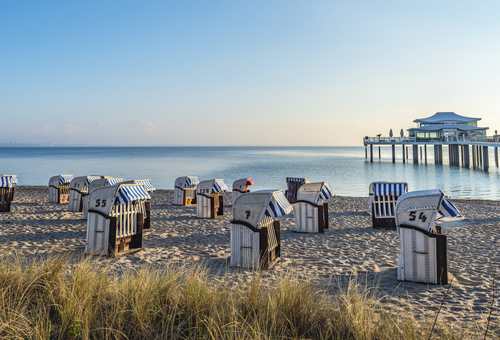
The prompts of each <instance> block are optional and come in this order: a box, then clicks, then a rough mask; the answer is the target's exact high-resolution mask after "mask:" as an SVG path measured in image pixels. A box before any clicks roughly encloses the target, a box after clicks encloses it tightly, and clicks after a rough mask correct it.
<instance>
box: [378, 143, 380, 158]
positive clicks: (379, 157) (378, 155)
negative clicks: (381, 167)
mask: <svg viewBox="0 0 500 340" xmlns="http://www.w3.org/2000/svg"><path fill="white" fill-rule="evenodd" d="M378 159H380V146H379V147H378Z"/></svg>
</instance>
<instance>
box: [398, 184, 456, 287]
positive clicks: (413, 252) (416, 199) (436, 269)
mask: <svg viewBox="0 0 500 340" xmlns="http://www.w3.org/2000/svg"><path fill="white" fill-rule="evenodd" d="M437 214H440V215H442V216H446V217H457V216H459V214H460V213H459V211H458V209H457V208H456V207H455V206H454V205H453V204H452V203H451V202H450V201H448V199H447V198H446V197H445V196H444V194H443V192H442V191H441V190H419V191H411V192H408V193H406V194H404V195H402V196H401V197H400V198H399V199H398V202H397V204H396V225H397V229H398V233H399V238H400V242H401V254H400V256H399V262H398V280H399V281H413V282H421V283H431V284H441V285H446V284H448V264H447V254H446V235H441V230H440V228H438V227H436V226H435V221H436V216H437Z"/></svg>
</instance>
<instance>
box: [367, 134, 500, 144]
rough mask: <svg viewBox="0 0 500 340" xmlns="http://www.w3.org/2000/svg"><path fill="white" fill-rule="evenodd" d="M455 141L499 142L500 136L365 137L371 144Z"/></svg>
mask: <svg viewBox="0 0 500 340" xmlns="http://www.w3.org/2000/svg"><path fill="white" fill-rule="evenodd" d="M417 142H418V143H448V142H450V143H453V142H455V143H456V142H471V143H498V144H500V136H474V137H465V136H462V137H452V136H448V137H444V138H416V137H365V138H364V143H365V144H371V143H377V144H402V143H417Z"/></svg>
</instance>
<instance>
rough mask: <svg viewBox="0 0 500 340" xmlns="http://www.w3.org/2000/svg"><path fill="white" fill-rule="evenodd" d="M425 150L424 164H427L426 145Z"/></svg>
mask: <svg viewBox="0 0 500 340" xmlns="http://www.w3.org/2000/svg"><path fill="white" fill-rule="evenodd" d="M424 150H425V164H427V144H425V145H424Z"/></svg>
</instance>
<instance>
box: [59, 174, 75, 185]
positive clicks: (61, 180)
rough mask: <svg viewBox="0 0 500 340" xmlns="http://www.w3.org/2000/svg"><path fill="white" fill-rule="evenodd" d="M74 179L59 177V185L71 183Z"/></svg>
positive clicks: (65, 176) (71, 176)
mask: <svg viewBox="0 0 500 340" xmlns="http://www.w3.org/2000/svg"><path fill="white" fill-rule="evenodd" d="M72 179H73V175H61V176H60V177H59V184H67V183H70V182H71V180H72Z"/></svg>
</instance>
